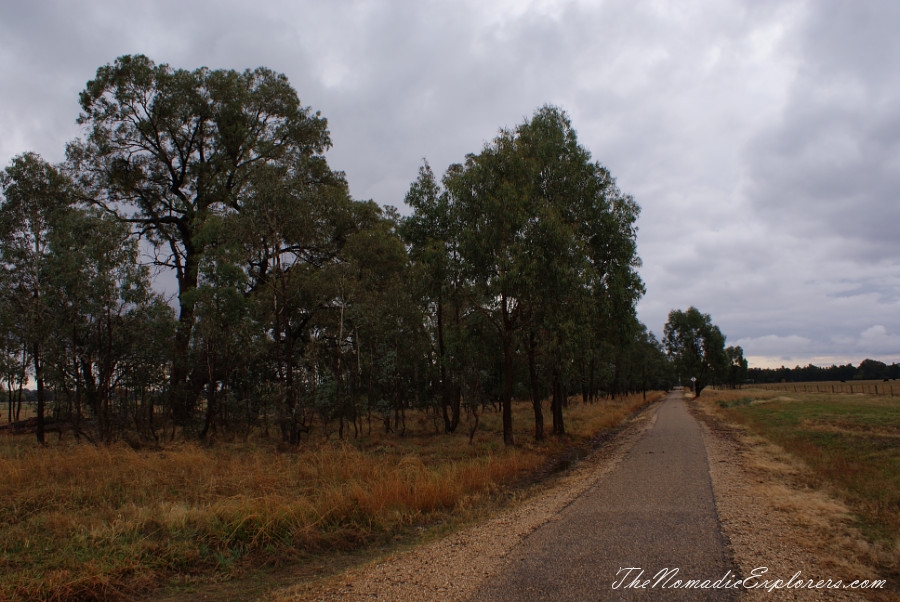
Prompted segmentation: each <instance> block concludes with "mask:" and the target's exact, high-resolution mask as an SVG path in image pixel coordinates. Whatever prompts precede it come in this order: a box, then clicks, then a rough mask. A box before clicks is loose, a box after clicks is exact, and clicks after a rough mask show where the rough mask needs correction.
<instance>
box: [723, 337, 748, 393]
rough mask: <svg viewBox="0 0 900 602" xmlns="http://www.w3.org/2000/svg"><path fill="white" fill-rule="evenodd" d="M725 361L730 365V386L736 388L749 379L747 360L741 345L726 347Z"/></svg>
mask: <svg viewBox="0 0 900 602" xmlns="http://www.w3.org/2000/svg"><path fill="white" fill-rule="evenodd" d="M725 361H726V364H727V366H728V368H727V371H728V372H727V378H728V386H729V387H731V388H732V389H736V388H737V387H738V385H740V384H741V383H742V382H744V381H745V380H747V372H748V368H747V360H746V359H744V350H743V349H742V348H741V347H740V345H736V346H732V347H726V348H725Z"/></svg>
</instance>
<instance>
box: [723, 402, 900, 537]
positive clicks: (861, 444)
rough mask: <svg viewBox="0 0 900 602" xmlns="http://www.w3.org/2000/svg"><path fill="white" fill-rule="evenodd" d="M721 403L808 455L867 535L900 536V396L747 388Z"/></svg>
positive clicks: (816, 478) (818, 476) (815, 478)
mask: <svg viewBox="0 0 900 602" xmlns="http://www.w3.org/2000/svg"><path fill="white" fill-rule="evenodd" d="M732 397H734V396H732ZM718 404H719V407H720V411H722V412H723V413H724V414H725V415H726V416H727V417H729V418H730V419H732V420H734V421H735V422H738V423H742V424H744V425H745V426H747V427H748V428H749V429H750V430H751V431H752V432H754V433H756V434H758V435H761V436H763V437H765V438H767V439H769V440H770V441H772V442H773V443H775V444H777V445H779V446H780V447H782V448H783V449H784V450H786V451H787V452H789V453H791V454H793V455H794V456H796V457H798V458H800V459H801V460H803V462H804V463H805V464H806V465H807V466H809V468H810V471H811V472H810V474H809V475H808V478H810V479H811V481H812V483H811V484H814V485H823V484H824V485H826V486H828V488H829V489H830V490H831V491H832V492H833V493H835V494H836V495H837V496H838V497H840V498H842V499H843V500H844V501H845V502H846V503H847V504H848V505H849V506H850V507H851V509H853V511H854V512H855V513H856V514H857V516H858V518H859V523H860V527H861V529H862V531H863V533H864V534H865V535H866V536H867V537H869V538H870V539H872V540H873V541H877V542H881V543H883V544H887V547H888V548H893V547H895V546H897V545H898V544H900V398H894V397H890V396H883V395H880V396H875V395H860V394H853V395H850V394H831V393H792V392H791V393H787V394H784V393H780V394H779V393H772V392H762V391H759V392H756V393H751V394H749V395H748V394H747V391H746V390H745V391H743V392H742V393H741V397H740V398H737V399H727V398H725V399H721V400H718Z"/></svg>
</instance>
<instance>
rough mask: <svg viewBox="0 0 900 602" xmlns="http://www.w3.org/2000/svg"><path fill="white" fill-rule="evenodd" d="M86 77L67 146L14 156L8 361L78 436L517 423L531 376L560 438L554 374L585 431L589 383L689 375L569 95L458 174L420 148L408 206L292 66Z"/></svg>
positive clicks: (632, 384)
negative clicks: (388, 196)
mask: <svg viewBox="0 0 900 602" xmlns="http://www.w3.org/2000/svg"><path fill="white" fill-rule="evenodd" d="M79 100H80V106H81V113H80V115H79V117H78V123H79V124H80V125H82V126H83V128H84V135H83V137H82V138H81V139H78V140H75V141H72V142H71V143H70V144H69V145H68V148H67V162H66V164H65V165H64V166H61V167H53V166H50V165H48V164H46V163H45V162H43V161H42V160H41V159H40V158H39V157H37V156H36V155H31V154H27V155H23V156H21V157H17V158H16V159H15V160H14V161H13V163H12V164H11V165H10V166H9V167H8V168H7V169H6V170H4V172H3V175H2V178H3V179H2V184H3V189H2V191H3V205H2V208H0V255H2V265H3V272H2V274H0V275H2V278H0V293H2V294H0V356H2V357H0V360H2V361H0V378H2V379H3V381H4V382H5V383H6V384H7V388H8V390H9V391H12V390H13V388H14V387H15V386H17V383H18V386H19V387H21V386H22V384H23V383H24V382H25V381H26V380H27V378H28V377H29V376H30V377H31V378H33V379H34V380H35V382H37V383H38V389H39V393H38V398H39V399H41V400H42V401H41V404H43V402H44V401H45V400H46V401H49V400H50V399H53V400H54V402H53V403H54V407H53V412H54V417H55V418H60V419H68V420H71V421H72V422H74V423H75V425H76V429H78V432H80V433H83V434H87V433H88V431H90V429H91V428H92V429H93V434H92V435H91V436H95V437H97V438H98V439H102V440H110V439H114V438H116V437H117V436H119V434H121V432H122V431H123V430H125V429H129V428H132V427H133V428H134V429H135V430H137V431H138V432H139V433H140V434H141V435H143V436H144V437H145V438H148V439H149V438H153V439H155V440H158V438H159V435H160V431H161V427H163V426H164V427H165V429H167V432H168V429H171V431H170V432H171V435H170V436H174V435H175V433H176V432H177V429H178V427H181V428H182V432H183V433H185V434H187V435H196V436H198V437H200V438H210V437H213V436H218V435H227V434H232V433H234V432H235V431H237V432H238V433H239V434H241V435H243V436H247V435H248V434H249V433H250V431H251V429H253V428H254V427H261V428H262V429H263V432H265V433H268V432H269V427H270V423H271V424H273V425H274V426H275V427H276V428H277V429H278V431H279V433H280V437H281V439H282V441H283V442H284V443H287V444H290V445H297V444H299V443H300V441H301V438H302V435H303V434H304V433H307V432H309V429H310V426H311V423H312V421H313V420H319V421H321V422H323V423H324V424H325V425H326V428H325V431H326V432H330V428H329V427H328V425H330V424H331V423H332V422H335V421H336V422H337V433H338V436H339V437H342V438H343V437H344V436H346V435H348V434H349V433H351V432H352V435H353V436H354V437H358V436H360V434H361V431H362V429H363V426H364V422H365V423H367V424H368V425H369V428H370V429H371V420H370V418H371V415H372V413H377V414H378V415H379V416H380V417H382V419H383V420H382V422H383V424H384V427H385V429H387V430H399V431H400V432H403V431H404V430H405V428H406V426H405V412H406V411H407V410H409V409H411V408H420V409H425V410H429V411H432V412H433V413H434V414H433V415H434V417H435V419H437V420H438V421H439V420H440V419H442V420H443V424H444V430H445V431H446V432H448V433H452V432H454V431H455V430H456V429H457V428H458V427H459V425H460V423H461V419H462V416H463V412H464V411H468V412H469V413H470V414H477V412H478V411H480V407H481V406H483V405H485V404H493V403H495V402H497V401H499V402H500V403H501V406H502V409H503V431H504V440H505V441H506V442H507V443H512V422H511V420H512V418H511V416H512V413H511V403H512V399H513V398H514V397H523V396H526V395H529V394H530V395H531V398H532V403H533V406H534V410H535V434H536V436H537V437H538V438H540V437H541V436H542V434H543V418H542V413H541V404H542V402H543V399H544V397H546V396H550V397H551V398H552V403H551V409H552V411H553V414H552V415H553V430H554V432H555V433H556V434H559V435H562V434H564V433H565V426H564V423H563V413H562V410H563V407H564V406H565V405H566V404H567V403H568V398H569V397H570V395H571V394H573V393H576V392H578V391H579V390H580V392H581V393H582V395H583V397H584V398H585V399H586V400H592V399H594V398H596V396H597V395H598V394H599V392H600V391H605V392H607V393H609V394H611V395H618V394H623V393H627V392H629V391H633V390H638V389H643V390H646V389H647V388H648V387H650V386H660V385H666V384H667V382H668V381H667V378H668V377H667V376H666V375H665V366H666V364H665V362H664V361H662V360H661V358H662V353H661V351H660V347H659V344H658V342H656V339H655V338H654V337H653V335H652V334H650V333H648V332H647V330H646V328H645V327H644V326H643V325H641V324H640V323H639V322H638V320H637V318H636V314H635V306H636V303H637V301H638V299H639V298H640V296H641V295H642V294H643V292H644V288H643V283H642V282H641V280H640V278H639V277H638V275H637V268H638V267H639V265H640V260H639V258H638V256H637V248H636V227H635V223H636V220H637V216H638V214H639V208H638V206H637V204H636V203H635V202H634V199H632V198H631V197H630V196H628V195H625V194H623V193H622V192H621V191H620V190H619V189H618V188H617V187H616V184H615V181H614V179H613V178H612V176H611V175H610V173H609V172H608V170H607V169H606V168H604V167H603V166H602V165H600V164H599V163H597V162H594V161H593V160H592V159H591V155H590V153H589V152H588V151H587V150H586V149H585V148H583V147H582V146H581V145H580V144H579V143H578V139H577V135H576V132H575V130H574V128H573V127H572V124H571V122H570V120H569V117H568V116H567V115H566V114H565V112H564V111H562V110H561V109H559V108H557V107H552V106H545V107H542V108H540V109H539V110H538V111H536V112H535V114H534V115H533V116H532V118H531V119H529V120H526V121H525V122H523V123H521V124H519V125H518V126H516V127H515V128H513V129H509V130H502V131H500V132H499V134H498V136H497V137H496V138H495V139H494V140H493V141H492V142H490V143H488V144H486V145H485V146H484V148H483V149H482V150H481V152H480V153H478V154H472V155H469V156H467V157H466V160H465V162H464V164H460V165H451V166H450V167H449V168H448V169H447V171H446V172H445V174H444V176H443V178H442V179H441V181H440V182H439V181H438V179H437V178H436V177H435V175H434V173H433V172H432V171H431V168H430V167H429V166H428V164H427V163H426V164H425V165H423V167H422V169H421V170H420V172H419V175H418V178H417V179H416V181H415V182H414V183H413V184H412V185H411V187H410V189H409V193H408V194H407V196H406V202H407V204H408V205H409V206H410V207H411V208H412V210H413V213H412V214H411V215H410V216H408V217H405V218H401V217H400V215H399V214H398V212H397V210H396V209H394V208H392V207H379V206H378V205H376V204H375V203H373V202H372V201H357V200H354V199H352V198H351V196H350V193H349V187H348V185H347V182H346V179H345V177H344V175H343V174H342V173H340V172H336V171H333V170H332V169H331V168H330V167H329V166H328V163H327V161H326V159H325V156H324V153H325V151H326V150H327V149H328V148H329V147H330V145H331V139H330V135H329V133H328V129H327V122H326V121H325V119H324V118H323V117H322V116H321V115H320V114H319V113H317V112H313V111H312V110H310V109H309V108H308V107H303V106H302V105H301V104H300V100H299V98H298V95H297V93H296V91H295V90H294V89H293V88H292V87H291V86H290V84H289V83H288V81H287V79H286V78H285V76H284V75H280V74H277V73H275V72H273V71H271V70H269V69H266V68H263V67H260V68H257V69H252V70H247V71H243V72H237V71H233V70H221V69H219V70H213V69H208V68H205V67H202V68H198V69H194V70H185V69H176V68H173V67H170V66H169V65H165V64H156V63H154V62H153V61H152V60H150V59H149V58H147V57H145V56H142V55H134V56H122V57H119V58H118V59H116V60H115V61H114V62H112V63H110V64H108V65H105V66H102V67H100V68H99V69H98V70H97V73H96V76H95V78H94V79H92V80H91V81H89V82H88V83H87V84H86V86H85V89H84V91H83V92H82V93H81V95H80V97H79ZM148 257H149V259H148ZM152 270H155V271H156V272H168V273H171V274H174V277H175V281H176V283H177V292H176V294H175V295H174V296H173V298H172V299H170V300H169V301H168V303H167V302H166V301H165V300H163V299H161V298H159V297H158V296H157V295H155V294H154V293H153V292H152V286H151V271H152ZM169 304H171V305H172V306H174V308H175V309H174V310H173V309H171V308H170V307H169ZM45 389H48V391H47V392H46V393H47V394H46V395H45V394H44V390H45ZM41 408H42V409H41V412H43V405H41ZM11 414H12V398H11V397H10V415H11ZM366 418H369V420H366ZM436 424H437V422H436ZM88 427H90V428H88ZM40 436H42V435H39V437H40Z"/></svg>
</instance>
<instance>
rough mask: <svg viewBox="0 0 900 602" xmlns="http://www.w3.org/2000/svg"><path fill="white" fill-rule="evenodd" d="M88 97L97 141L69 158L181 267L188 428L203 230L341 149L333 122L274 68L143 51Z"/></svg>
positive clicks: (179, 347)
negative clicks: (283, 170) (197, 62)
mask: <svg viewBox="0 0 900 602" xmlns="http://www.w3.org/2000/svg"><path fill="white" fill-rule="evenodd" d="M80 101H81V108H82V113H81V115H80V117H79V119H78V122H79V124H81V125H82V126H83V127H84V128H85V132H86V136H85V137H84V138H83V139H81V140H76V141H74V142H72V143H71V144H70V145H69V148H68V157H69V160H70V163H71V165H72V168H73V169H74V171H75V173H77V174H79V176H80V177H81V178H82V184H83V185H84V187H85V188H86V189H87V190H88V191H89V193H88V195H87V196H88V199H89V200H90V201H92V202H94V203H96V204H97V205H98V206H100V207H102V208H103V209H104V210H106V211H108V212H111V213H114V214H115V215H117V216H118V217H119V218H120V219H122V220H123V221H126V222H127V223H130V224H132V225H133V227H134V232H135V233H136V234H137V235H139V236H141V237H143V238H145V239H146V240H147V241H149V242H150V243H151V244H152V245H153V246H154V248H155V249H156V252H157V256H156V262H157V263H158V264H159V265H160V266H165V267H167V268H170V269H172V270H174V272H175V277H176V281H177V284H178V298H177V301H178V328H177V330H176V334H175V338H174V344H173V352H172V365H171V371H170V374H171V378H170V389H171V391H170V394H171V403H172V407H173V411H174V413H175V417H176V418H177V419H179V420H182V421H184V420H186V419H187V418H188V416H189V413H190V409H191V399H192V395H196V394H197V393H198V392H199V391H198V387H197V385H198V383H199V380H198V379H196V378H192V377H191V366H190V362H189V347H190V341H191V333H192V330H193V326H194V322H195V308H194V304H195V300H196V299H195V295H194V294H193V291H195V290H196V289H197V287H198V284H199V279H200V266H201V263H202V260H203V256H204V254H205V253H206V252H207V250H208V248H209V245H210V244H211V243H210V241H209V240H208V239H205V238H204V237H203V236H202V235H201V234H200V232H201V230H202V228H203V225H204V224H205V223H206V221H207V220H208V219H210V217H212V216H214V215H227V214H231V213H240V212H241V211H242V210H243V209H244V207H245V205H246V203H247V202H248V198H249V196H250V195H251V193H252V190H253V187H254V185H256V184H257V178H258V174H260V173H261V172H265V170H264V169H262V167H264V166H273V165H275V166H291V165H295V164H298V163H303V162H305V161H308V160H310V159H312V158H321V157H322V154H323V153H324V151H325V150H326V149H327V148H328V147H329V146H330V144H331V141H330V137H329V134H328V130H327V124H326V121H325V119H324V118H322V117H321V116H320V115H319V113H313V112H311V110H310V109H309V108H307V107H303V106H301V104H300V100H299V98H298V96H297V93H296V92H295V90H294V89H293V88H292V87H291V86H290V84H289V83H288V80H287V78H286V77H285V76H284V75H281V74H277V73H275V72H273V71H271V70H269V69H266V68H263V67H259V68H256V69H253V70H247V71H244V72H237V71H233V70H211V69H208V68H205V67H203V68H199V69H195V70H193V71H188V70H184V69H174V68H172V67H170V66H169V65H166V64H159V65H158V64H156V63H154V62H153V61H152V60H150V59H149V58H147V57H145V56H143V55H134V56H122V57H120V58H118V59H116V60H115V62H113V63H111V64H108V65H105V66H103V67H100V68H99V69H98V70H97V74H96V77H95V78H94V79H93V80H91V81H89V82H88V83H87V86H86V88H85V90H84V91H83V92H82V93H81V96H80ZM322 161H323V162H324V159H322ZM287 168H288V169H289V167H287Z"/></svg>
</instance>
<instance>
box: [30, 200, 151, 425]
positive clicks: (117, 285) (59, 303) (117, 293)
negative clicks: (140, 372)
mask: <svg viewBox="0 0 900 602" xmlns="http://www.w3.org/2000/svg"><path fill="white" fill-rule="evenodd" d="M48 242H49V249H50V254H49V256H48V258H47V264H46V268H47V269H46V273H47V274H48V277H49V278H48V284H49V286H48V290H47V292H48V294H47V295H46V297H45V298H46V300H47V302H48V303H49V306H50V307H51V308H52V311H53V321H52V322H51V324H52V331H51V334H52V336H51V337H49V338H48V340H47V345H48V348H49V349H52V350H53V353H51V354H49V357H48V368H50V369H52V372H53V376H54V380H55V382H56V384H57V395H58V396H59V395H67V396H68V397H69V398H70V400H71V401H73V402H74V405H75V407H74V408H73V409H74V415H75V417H76V418H80V417H81V416H82V401H86V402H87V406H88V408H89V409H90V412H91V415H92V416H93V419H94V423H95V427H96V434H97V437H98V438H99V439H100V440H104V441H108V440H110V439H111V438H112V437H113V436H114V435H115V431H116V430H117V428H119V426H120V425H121V424H122V423H123V422H124V419H125V417H126V415H127V414H126V411H127V409H126V408H125V407H124V404H123V400H122V399H121V395H120V394H118V393H117V391H120V390H122V389H123V387H124V385H125V378H124V377H125V374H126V372H128V371H129V370H128V363H127V361H126V357H127V356H128V355H129V352H130V349H131V347H132V345H133V344H134V341H133V339H132V336H133V334H134V329H133V328H131V327H130V326H131V324H130V323H132V322H134V321H135V320H140V317H139V316H141V315H142V314H141V311H140V310H141V309H142V308H143V307H144V306H146V305H147V304H150V303H153V302H154V298H155V295H154V294H153V293H152V292H151V287H150V278H149V270H148V269H147V268H146V267H144V266H139V265H138V245H137V241H135V240H133V239H131V238H130V237H129V232H128V228H127V227H126V226H125V225H124V224H122V223H121V222H120V221H118V220H116V219H114V218H112V217H111V216H109V215H106V214H103V213H100V212H98V211H96V210H93V209H84V208H80V207H71V208H70V209H69V210H68V211H67V212H66V213H65V214H64V215H63V216H62V219H60V220H58V221H57V223H56V224H55V227H54V228H53V229H52V230H51V231H50V232H49V236H48ZM148 345H153V343H148ZM132 380H133V379H132ZM132 384H134V385H138V384H139V383H137V382H132Z"/></svg>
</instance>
